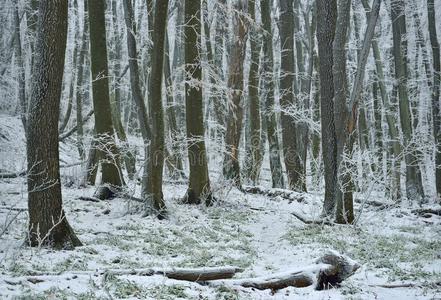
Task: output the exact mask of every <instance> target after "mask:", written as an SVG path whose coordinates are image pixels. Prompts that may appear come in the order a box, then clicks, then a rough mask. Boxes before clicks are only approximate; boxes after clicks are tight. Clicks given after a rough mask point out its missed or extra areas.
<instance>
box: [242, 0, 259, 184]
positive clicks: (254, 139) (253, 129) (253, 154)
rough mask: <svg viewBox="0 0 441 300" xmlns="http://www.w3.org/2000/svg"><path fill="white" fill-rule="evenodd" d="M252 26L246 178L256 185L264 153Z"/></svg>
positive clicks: (251, 0) (252, 3) (255, 39)
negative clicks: (248, 141)
mask: <svg viewBox="0 0 441 300" xmlns="http://www.w3.org/2000/svg"><path fill="white" fill-rule="evenodd" d="M256 1H257V0H249V6H248V13H249V15H250V18H251V19H252V21H253V22H254V23H255V22H256ZM254 23H253V25H251V26H250V31H249V40H250V51H251V58H250V72H249V76H248V107H249V128H250V130H249V131H250V132H249V134H250V145H249V151H250V152H249V153H247V164H246V176H247V179H248V180H249V181H251V182H252V183H253V184H254V185H256V184H257V182H258V179H259V174H260V168H258V166H260V165H261V161H262V152H261V150H260V148H261V144H262V140H261V138H260V135H261V130H262V129H261V125H260V122H261V118H260V99H259V60H260V50H261V46H260V39H259V37H260V34H259V31H258V28H257V26H258V25H257V24H254Z"/></svg>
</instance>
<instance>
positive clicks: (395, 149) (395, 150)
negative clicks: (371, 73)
mask: <svg viewBox="0 0 441 300" xmlns="http://www.w3.org/2000/svg"><path fill="white" fill-rule="evenodd" d="M361 2H362V4H363V7H364V9H365V11H366V19H369V18H370V12H371V7H370V6H369V3H368V0H361ZM371 44H372V52H373V55H374V60H375V69H376V72H377V76H378V86H379V89H380V96H381V100H382V104H383V107H384V111H385V115H386V123H387V125H388V132H389V138H390V140H391V143H390V144H391V145H390V148H391V151H392V158H391V161H392V162H394V161H397V160H398V158H399V156H400V154H401V145H400V138H399V133H398V128H397V126H396V123H397V121H396V120H395V117H394V113H393V111H392V105H391V101H390V99H389V96H388V93H387V90H386V85H385V82H386V81H385V76H384V71H383V60H382V58H381V55H380V47H379V45H378V42H377V40H376V39H373V40H372V43H371ZM399 168H400V167H399V161H397V162H396V163H395V165H393V164H392V166H391V168H390V169H391V170H392V171H391V173H392V184H391V188H390V194H391V198H392V199H393V200H399V199H400V198H401V192H400V186H401V174H400V170H399Z"/></svg>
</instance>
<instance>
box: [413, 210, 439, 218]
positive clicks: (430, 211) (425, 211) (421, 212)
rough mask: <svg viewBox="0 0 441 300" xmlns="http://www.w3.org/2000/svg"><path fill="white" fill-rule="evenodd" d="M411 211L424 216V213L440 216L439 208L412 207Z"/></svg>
mask: <svg viewBox="0 0 441 300" xmlns="http://www.w3.org/2000/svg"><path fill="white" fill-rule="evenodd" d="M411 212H412V213H414V214H416V215H419V216H424V215H425V214H432V215H437V216H441V209H434V208H417V209H412V210H411Z"/></svg>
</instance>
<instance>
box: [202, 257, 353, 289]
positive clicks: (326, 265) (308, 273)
mask: <svg viewBox="0 0 441 300" xmlns="http://www.w3.org/2000/svg"><path fill="white" fill-rule="evenodd" d="M359 268H360V265H359V264H358V263H356V262H355V261H353V260H352V259H350V258H348V257H346V256H344V255H340V254H338V253H337V252H334V251H329V252H328V253H326V254H325V255H323V256H322V257H321V258H319V259H318V260H317V261H316V264H315V265H312V266H309V267H306V268H304V269H302V270H295V271H292V272H284V273H278V274H273V275H270V276H264V277H258V278H246V279H233V280H218V281H213V282H206V283H205V284H206V285H208V286H223V285H227V286H241V287H245V288H255V289H258V290H266V289H271V290H272V291H277V290H280V289H283V288H287V287H290V286H292V287H296V288H302V287H308V286H311V285H314V287H315V288H316V289H317V290H323V289H329V288H332V287H338V286H339V284H340V283H341V282H343V281H344V280H345V279H347V278H348V277H350V276H351V275H352V274H354V273H355V271H357V270H358V269H359Z"/></svg>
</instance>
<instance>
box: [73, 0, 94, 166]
mask: <svg viewBox="0 0 441 300" xmlns="http://www.w3.org/2000/svg"><path fill="white" fill-rule="evenodd" d="M87 18H88V16H87V3H85V4H84V21H83V35H82V36H81V40H80V42H79V45H80V53H79V58H78V75H77V90H76V97H75V98H76V117H77V148H78V153H79V155H80V159H81V160H84V157H85V153H84V144H83V134H84V131H83V98H84V95H85V91H84V90H83V89H84V88H85V86H84V83H85V82H84V63H85V61H86V59H85V58H86V53H87V39H88V36H87V35H88V32H89V26H88V24H89V22H88V20H87ZM86 72H87V71H86ZM89 76H90V75H89V72H87V73H86V78H88V77H89Z"/></svg>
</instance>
